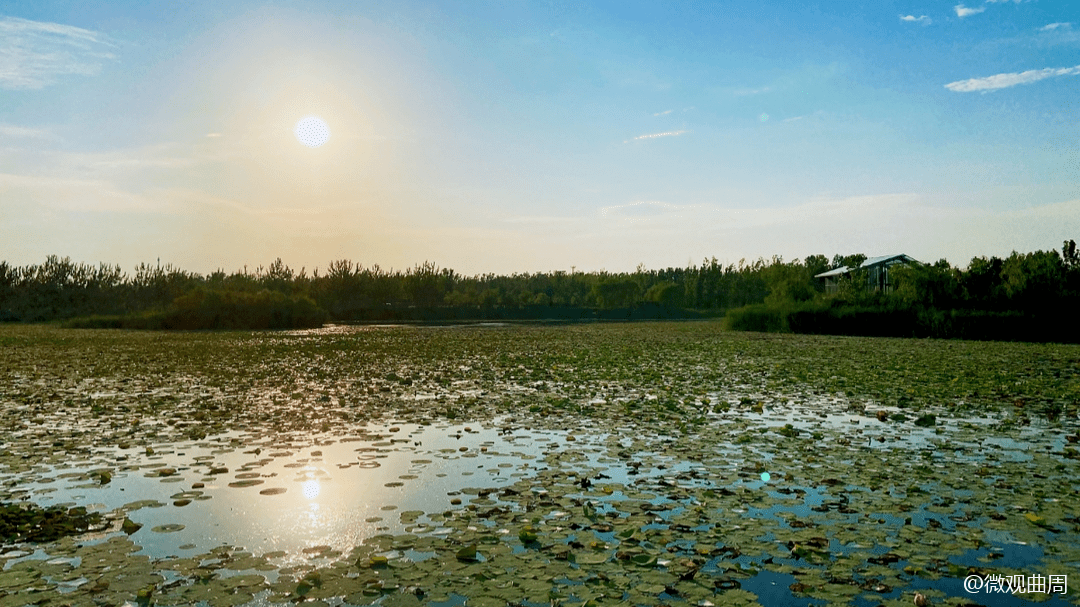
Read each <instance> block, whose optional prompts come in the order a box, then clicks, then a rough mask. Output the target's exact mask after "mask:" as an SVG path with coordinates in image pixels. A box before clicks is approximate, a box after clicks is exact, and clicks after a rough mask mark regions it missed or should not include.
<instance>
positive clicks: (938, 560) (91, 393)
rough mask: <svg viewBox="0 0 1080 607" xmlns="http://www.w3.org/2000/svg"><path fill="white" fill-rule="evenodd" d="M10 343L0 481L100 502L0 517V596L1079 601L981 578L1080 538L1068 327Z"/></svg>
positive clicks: (371, 333) (302, 335)
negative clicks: (848, 333) (916, 335)
mask: <svg viewBox="0 0 1080 607" xmlns="http://www.w3.org/2000/svg"><path fill="white" fill-rule="evenodd" d="M0 369H3V371H2V373H3V377H4V379H3V381H2V382H0V405H2V410H0V428H2V429H3V430H2V432H0V483H2V487H0V501H2V502H5V503H19V504H23V505H30V504H32V505H34V506H35V507H40V508H50V507H53V508H56V507H59V509H60V510H61V511H65V512H66V511H67V510H68V509H70V508H76V507H84V508H85V509H86V511H87V512H89V513H98V514H99V515H100V520H99V521H98V522H96V523H95V524H94V525H93V526H92V528H91V529H89V530H87V531H86V532H81V533H75V534H70V535H66V536H65V537H62V538H60V539H52V540H50V541H46V542H33V541H26V538H21V539H20V538H18V537H16V538H13V539H10V540H9V541H6V542H5V543H4V544H3V547H2V548H0V563H2V567H0V569H2V570H0V606H4V605H26V604H43V603H42V601H45V602H46V603H44V604H65V603H68V604H87V605H94V604H116V605H121V604H125V603H127V604H131V605H140V604H141V605H149V604H159V605H188V604H202V605H246V604H250V605H272V604H292V603H303V604H305V605H307V604H311V605H322V604H325V605H366V604H373V603H374V604H381V605H397V604H433V605H446V606H450V605H470V606H471V605H499V606H504V605H507V604H514V605H550V604H566V605H574V604H582V605H605V604H627V605H656V604H688V605H702V606H705V605H709V604H716V605H728V604H735V605H755V604H759V605H786V604H813V605H824V604H830V605H832V604H849V605H859V606H863V605H866V606H869V605H878V604H885V605H893V604H895V605H900V604H904V605H910V604H911V601H912V597H913V596H914V593H915V592H921V593H923V594H925V595H926V596H928V597H929V598H930V599H931V601H932V602H933V604H962V602H963V601H969V602H972V603H978V604H983V605H1023V604H1028V603H1030V602H1032V600H1036V599H1038V600H1041V601H1043V602H1044V604H1049V605H1065V604H1075V603H1076V601H1077V594H1076V592H1075V590H1073V589H1071V588H1069V589H1067V592H1066V593H1059V592H1044V593H1041V594H1030V593H1029V594H1021V593H1014V592H1011V591H1009V589H1008V587H1007V584H1006V592H999V593H991V592H989V590H990V589H991V587H999V586H1000V584H999V582H998V581H997V579H998V578H996V577H990V576H1005V577H1004V578H1003V579H1008V580H1013V581H1014V582H1015V581H1017V580H1019V579H1020V578H1018V577H1017V576H1020V577H1023V579H1024V581H1025V582H1026V581H1027V580H1028V578H1030V577H1031V576H1037V575H1041V576H1044V577H1047V576H1057V575H1067V574H1068V573H1070V572H1073V571H1075V570H1076V567H1077V564H1078V563H1080V540H1078V538H1080V533H1078V531H1080V495H1078V492H1080V480H1077V479H1078V478H1080V477H1078V475H1077V473H1076V472H1077V464H1078V460H1080V453H1078V451H1077V444H1076V443H1077V439H1078V430H1080V418H1078V403H1080V347H1078V346H1070V345H1053V344H1025V343H994V342H982V343H975V342H959V341H940V340H913V339H876V338H850V337H828V336H799V335H780V334H753V333H738V332H727V331H723V330H722V329H721V328H720V327H719V325H718V324H716V323H710V322H694V323H633V324H628V323H621V324H588V325H562V326H520V325H519V326H499V325H488V326H467V327H440V328H438V329H435V328H430V327H408V326H329V327H326V328H323V329H316V330H308V331H293V332H225V333H151V332H123V331H93V330H63V329H59V328H56V327H53V326H45V325H28V326H21V325H0ZM971 576H975V577H974V578H972V577H971ZM965 579H968V580H969V581H968V583H969V584H973V585H974V586H972V588H974V587H975V586H978V589H976V590H975V591H971V592H969V591H967V590H965V588H964V582H965ZM991 580H993V582H992V583H991V582H990V581H991ZM1057 580H1058V578H1056V577H1055V578H1053V581H1057ZM988 583H990V586H988V585H987V584H988ZM1075 583H1077V581H1076V580H1074V584H1075ZM1048 590H1051V589H1050V588H1048Z"/></svg>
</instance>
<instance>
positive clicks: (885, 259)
mask: <svg viewBox="0 0 1080 607" xmlns="http://www.w3.org/2000/svg"><path fill="white" fill-rule="evenodd" d="M897 263H922V262H920V261H919V260H917V259H915V258H914V257H911V256H908V255H905V254H903V253H899V254H897V255H880V256H878V257H868V258H867V259H866V261H864V262H862V263H861V264H859V268H858V269H860V270H864V269H867V268H872V267H874V266H877V265H884V266H891V265H893V264H897ZM850 271H851V268H849V267H847V266H840V267H839V268H833V269H832V270H829V271H828V272H822V273H821V274H815V275H814V278H832V277H833V276H840V275H841V274H847V273H848V272H850Z"/></svg>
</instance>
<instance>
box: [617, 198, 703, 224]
mask: <svg viewBox="0 0 1080 607" xmlns="http://www.w3.org/2000/svg"><path fill="white" fill-rule="evenodd" d="M688 208H689V207H685V206H679V205H674V204H671V203H669V202H663V201H659V200H642V201H639V202H631V203H629V204H615V205H611V206H606V207H603V208H601V209H600V215H601V216H603V217H608V218H612V219H618V220H622V221H627V222H629V223H641V222H646V221H649V220H655V219H663V218H677V217H681V216H682V215H681V213H680V211H683V210H685V209H688Z"/></svg>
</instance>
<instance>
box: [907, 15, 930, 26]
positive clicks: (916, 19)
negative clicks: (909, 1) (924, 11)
mask: <svg viewBox="0 0 1080 607" xmlns="http://www.w3.org/2000/svg"><path fill="white" fill-rule="evenodd" d="M900 20H901V21H908V22H910V23H921V24H923V25H930V24H931V23H933V22H932V21H931V20H930V17H927V16H926V15H920V16H918V17H916V16H915V15H900Z"/></svg>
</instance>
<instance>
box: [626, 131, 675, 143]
mask: <svg viewBox="0 0 1080 607" xmlns="http://www.w3.org/2000/svg"><path fill="white" fill-rule="evenodd" d="M689 132H690V131H686V130H682V131H667V132H664V133H651V134H649V135H638V136H637V137H634V138H633V139H631V140H630V141H638V140H641V139H656V138H657V137H677V136H679V135H683V134H686V133H689Z"/></svg>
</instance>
